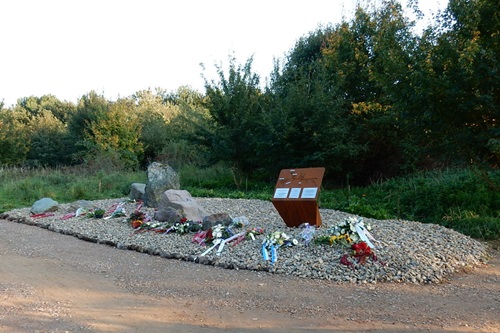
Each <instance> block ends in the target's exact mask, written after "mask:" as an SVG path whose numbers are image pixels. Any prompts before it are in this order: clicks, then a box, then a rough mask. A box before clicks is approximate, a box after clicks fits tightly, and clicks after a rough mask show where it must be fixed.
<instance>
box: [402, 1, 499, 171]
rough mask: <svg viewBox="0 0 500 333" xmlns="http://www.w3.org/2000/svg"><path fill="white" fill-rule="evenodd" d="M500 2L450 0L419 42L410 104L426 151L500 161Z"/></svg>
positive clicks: (459, 160) (451, 158) (448, 158)
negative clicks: (499, 10) (437, 19)
mask: <svg viewBox="0 0 500 333" xmlns="http://www.w3.org/2000/svg"><path fill="white" fill-rule="evenodd" d="M499 25H500V24H499V20H498V4H497V3H496V2H495V1H491V0H475V1H463V0H451V1H450V2H449V4H448V8H447V10H446V12H445V13H443V15H441V16H440V17H439V21H438V24H437V25H436V26H433V27H429V29H427V31H426V32H425V33H424V35H423V36H422V38H421V40H420V43H419V50H418V51H419V52H418V54H417V57H418V60H417V62H416V67H415V69H414V71H413V73H412V82H411V85H412V86H413V87H415V92H416V93H414V94H413V96H410V95H409V94H408V95H407V99H409V100H412V103H411V104H408V105H407V110H408V113H409V115H410V116H409V118H410V119H414V120H415V121H414V122H413V123H412V124H411V125H412V126H413V127H415V128H418V129H419V130H420V136H419V137H420V138H421V140H420V142H421V145H422V146H425V147H427V151H426V154H428V155H430V156H432V157H433V159H435V160H440V161H444V162H447V163H453V164H460V165H463V164H467V163H470V162H472V163H474V164H489V165H492V166H498V163H499V160H500V157H499V155H498V152H499V151H500V149H499V138H500V133H499V130H498V119H499V115H500V114H499V110H500V108H499V106H500V105H499V96H500V91H499V84H500V83H499V82H500V80H499V74H498V73H499V71H498V54H499V47H498V32H499V30H500V29H499Z"/></svg>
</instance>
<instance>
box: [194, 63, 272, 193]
mask: <svg viewBox="0 0 500 333" xmlns="http://www.w3.org/2000/svg"><path fill="white" fill-rule="evenodd" d="M252 62H253V59H252V58H250V59H248V60H247V62H246V63H245V64H244V65H238V64H236V59H235V58H234V57H230V58H229V68H228V70H227V72H225V71H224V69H223V68H222V67H221V66H217V65H216V70H217V74H218V81H215V80H212V81H210V82H209V81H208V80H207V79H206V78H205V90H206V97H207V99H206V108H207V109H208V111H209V113H210V117H211V120H212V124H213V131H207V130H204V131H203V132H202V133H201V135H202V136H203V137H204V139H205V143H206V145H207V146H208V147H210V154H211V158H212V161H214V162H215V161H225V162H228V163H230V164H231V166H232V168H233V171H234V174H235V183H236V185H237V186H239V185H241V181H242V179H243V178H244V177H245V176H246V175H249V174H251V173H252V172H253V171H254V170H255V168H256V167H258V166H259V164H258V161H257V160H256V159H255V157H254V154H255V153H256V151H257V149H256V148H257V146H258V141H259V140H260V139H259V136H258V133H259V132H260V128H261V121H260V120H261V115H262V105H261V101H262V100H263V97H262V92H261V90H260V88H259V76H258V75H257V74H255V73H253V72H252Z"/></svg>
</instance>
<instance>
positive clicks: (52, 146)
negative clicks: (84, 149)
mask: <svg viewBox="0 0 500 333" xmlns="http://www.w3.org/2000/svg"><path fill="white" fill-rule="evenodd" d="M29 137H30V140H29V141H30V146H29V152H28V154H27V157H26V162H25V163H26V164H28V165H31V166H51V167H54V166H61V165H70V164H71V162H72V161H71V156H70V155H69V152H68V133H67V128H66V125H64V124H63V123H62V122H61V121H60V120H59V119H58V118H56V117H55V116H54V115H53V114H52V113H51V112H50V111H48V110H43V111H41V112H40V113H39V114H37V115H36V116H35V117H32V118H31V120H30V123H29Z"/></svg>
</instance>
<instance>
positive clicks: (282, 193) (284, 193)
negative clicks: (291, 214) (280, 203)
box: [274, 188, 290, 199]
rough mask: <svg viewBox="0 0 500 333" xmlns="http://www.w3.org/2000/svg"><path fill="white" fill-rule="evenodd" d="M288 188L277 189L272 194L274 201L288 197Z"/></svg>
mask: <svg viewBox="0 0 500 333" xmlns="http://www.w3.org/2000/svg"><path fill="white" fill-rule="evenodd" d="M289 190H290V189H289V188H277V189H276V192H274V198H275V199H286V198H287V197H288V191H289Z"/></svg>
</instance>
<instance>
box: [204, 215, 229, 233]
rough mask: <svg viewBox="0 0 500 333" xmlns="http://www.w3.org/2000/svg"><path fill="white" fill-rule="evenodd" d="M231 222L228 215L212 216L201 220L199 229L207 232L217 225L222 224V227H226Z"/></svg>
mask: <svg viewBox="0 0 500 333" xmlns="http://www.w3.org/2000/svg"><path fill="white" fill-rule="evenodd" d="M232 222H233V219H232V218H231V216H229V214H228V213H217V214H212V215H209V216H205V217H204V218H203V223H202V227H201V229H202V230H208V229H210V228H212V227H213V226H216V225H217V224H222V225H223V226H225V227H228V226H229V225H230V224H231V223H232Z"/></svg>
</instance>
